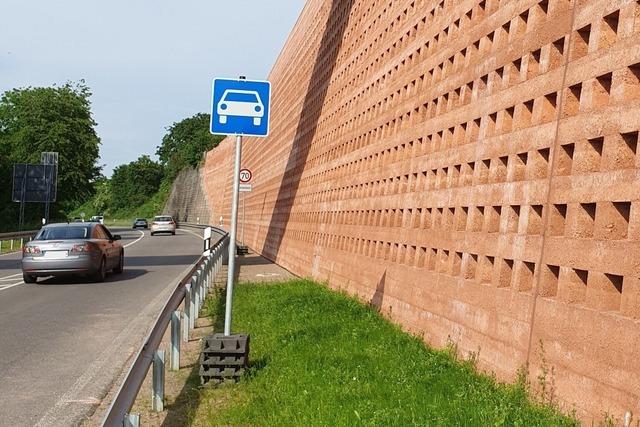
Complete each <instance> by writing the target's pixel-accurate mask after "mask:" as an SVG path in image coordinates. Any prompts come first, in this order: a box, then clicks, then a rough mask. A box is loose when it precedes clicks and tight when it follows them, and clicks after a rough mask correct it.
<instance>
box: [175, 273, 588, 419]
mask: <svg viewBox="0 0 640 427" xmlns="http://www.w3.org/2000/svg"><path fill="white" fill-rule="evenodd" d="M234 294H235V295H234V330H235V331H248V332H250V334H251V354H250V356H251V357H250V358H251V368H250V370H249V372H248V373H247V375H246V376H245V378H244V379H243V380H242V381H240V382H239V383H237V384H226V385H223V386H219V387H211V386H206V387H204V388H203V389H200V390H198V389H196V388H195V387H194V388H192V391H191V393H193V394H192V395H191V396H190V397H188V398H187V401H189V402H191V403H190V405H191V409H190V410H189V411H188V412H189V416H188V417H187V418H188V419H189V421H190V422H191V424H193V425H197V426H205V425H206V426H209V425H264V426H270V425H291V426H299V425H340V426H352V425H442V426H488V425H492V426H493V425H500V426H502V425H509V426H550V425H554V426H555V425H558V426H569V425H578V423H577V422H576V421H575V420H574V419H572V418H569V417H566V416H564V415H562V414H560V413H559V412H558V411H557V410H556V409H554V408H552V407H549V406H543V405H539V404H537V403H536V402H535V400H534V399H532V398H531V395H530V393H529V392H528V390H527V389H528V387H527V386H526V384H523V383H520V384H514V385H505V384H499V383H497V382H496V381H495V380H494V379H493V378H491V377H489V376H486V375H481V374H479V373H477V372H476V370H475V367H474V364H473V362H469V361H460V360H457V359H456V357H455V355H454V354H453V352H452V351H436V350H433V349H430V348H427V347H425V345H424V344H423V342H422V341H421V340H420V339H419V338H416V337H414V336H411V335H409V334H407V333H404V332H402V331H401V330H400V328H399V327H398V326H396V325H393V324H392V323H390V322H389V321H387V320H385V319H384V318H383V317H382V316H380V315H379V314H378V313H377V311H376V310H375V309H373V308H371V307H368V306H366V305H363V304H362V303H360V302H358V301H356V300H355V299H353V298H351V297H348V296H346V295H344V294H340V293H336V292H333V291H331V290H329V289H327V288H325V287H323V286H319V285H317V284H315V283H312V282H309V281H304V280H296V281H291V282H286V283H279V284H274V285H264V284H245V285H240V286H238V287H237V291H236V292H235V293H234ZM221 301H222V299H221V296H220V295H219V296H218V298H217V299H213V300H209V301H208V311H209V314H210V315H211V316H213V318H214V320H215V321H216V323H217V324H218V325H220V323H221V318H223V317H224V310H223V308H222V307H223V306H222V302H221ZM194 380H195V378H192V379H191V384H192V387H193V383H194ZM194 401H195V402H198V401H199V404H194V403H193V402H194ZM169 410H171V409H169Z"/></svg>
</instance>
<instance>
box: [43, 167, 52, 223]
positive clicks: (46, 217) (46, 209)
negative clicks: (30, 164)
mask: <svg viewBox="0 0 640 427" xmlns="http://www.w3.org/2000/svg"><path fill="white" fill-rule="evenodd" d="M49 168H50V166H49V165H45V166H44V183H45V185H46V186H47V200H46V201H45V205H44V220H45V223H47V224H49V199H50V198H51V182H49V180H48V177H49V172H51V170H50V169H49Z"/></svg>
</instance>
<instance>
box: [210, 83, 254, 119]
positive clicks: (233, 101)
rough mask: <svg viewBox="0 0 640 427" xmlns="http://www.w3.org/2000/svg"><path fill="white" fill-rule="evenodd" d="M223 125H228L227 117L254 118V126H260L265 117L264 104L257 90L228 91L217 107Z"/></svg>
mask: <svg viewBox="0 0 640 427" xmlns="http://www.w3.org/2000/svg"><path fill="white" fill-rule="evenodd" d="M217 111H218V118H219V120H220V123H221V124H225V123H227V116H240V117H253V125H254V126H260V122H261V121H262V117H264V104H263V103H262V100H261V99H260V95H258V92H256V91H255V90H236V89H227V90H225V91H224V93H223V94H222V99H220V102H219V103H218V107H217Z"/></svg>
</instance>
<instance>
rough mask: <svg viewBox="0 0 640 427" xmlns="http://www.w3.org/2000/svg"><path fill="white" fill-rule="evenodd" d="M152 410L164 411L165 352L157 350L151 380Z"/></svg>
mask: <svg viewBox="0 0 640 427" xmlns="http://www.w3.org/2000/svg"><path fill="white" fill-rule="evenodd" d="M151 382H152V391H151V393H152V394H151V409H152V410H153V411H155V412H162V411H163V410H164V350H156V352H155V353H154V355H153V377H152V378H151Z"/></svg>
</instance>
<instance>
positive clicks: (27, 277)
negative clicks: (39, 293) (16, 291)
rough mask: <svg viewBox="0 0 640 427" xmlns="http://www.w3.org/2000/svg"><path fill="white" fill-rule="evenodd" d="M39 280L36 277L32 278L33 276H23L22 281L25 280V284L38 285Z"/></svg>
mask: <svg viewBox="0 0 640 427" xmlns="http://www.w3.org/2000/svg"><path fill="white" fill-rule="evenodd" d="M37 279H38V278H37V277H36V276H32V275H31V274H25V273H23V274H22V280H24V283H36V280H37Z"/></svg>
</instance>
